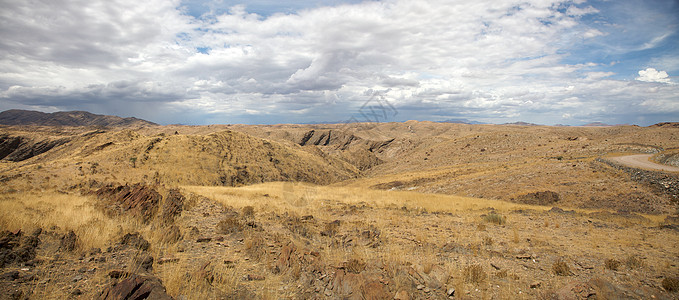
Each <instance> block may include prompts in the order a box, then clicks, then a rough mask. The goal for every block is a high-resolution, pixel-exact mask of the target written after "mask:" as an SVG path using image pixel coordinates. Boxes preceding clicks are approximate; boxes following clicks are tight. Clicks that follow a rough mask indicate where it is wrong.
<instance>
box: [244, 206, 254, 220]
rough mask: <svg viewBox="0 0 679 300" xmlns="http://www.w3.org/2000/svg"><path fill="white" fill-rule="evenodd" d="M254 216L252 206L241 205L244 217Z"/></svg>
mask: <svg viewBox="0 0 679 300" xmlns="http://www.w3.org/2000/svg"><path fill="white" fill-rule="evenodd" d="M254 216H255V208H254V207H252V206H249V205H248V206H246V207H243V217H244V218H252V217H254Z"/></svg>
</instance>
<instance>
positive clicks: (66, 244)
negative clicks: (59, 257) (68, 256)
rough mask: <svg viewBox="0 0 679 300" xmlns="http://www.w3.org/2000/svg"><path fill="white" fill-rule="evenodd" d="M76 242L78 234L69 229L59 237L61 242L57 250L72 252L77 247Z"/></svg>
mask: <svg viewBox="0 0 679 300" xmlns="http://www.w3.org/2000/svg"><path fill="white" fill-rule="evenodd" d="M77 243H78V236H77V235H76V234H75V232H73V230H71V231H69V232H68V233H67V234H65V235H64V236H63V237H61V244H60V246H59V250H62V251H68V252H72V251H73V250H75V248H76V247H77Z"/></svg>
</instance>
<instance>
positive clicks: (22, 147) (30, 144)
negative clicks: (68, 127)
mask: <svg viewBox="0 0 679 300" xmlns="http://www.w3.org/2000/svg"><path fill="white" fill-rule="evenodd" d="M69 141H70V139H67V138H62V139H56V140H50V139H44V140H39V141H35V140H33V139H31V138H27V137H22V136H9V135H0V159H4V160H8V161H14V162H18V161H24V160H27V159H29V158H32V157H34V156H38V155H40V154H43V153H45V152H47V151H49V150H52V149H53V148H55V147H58V146H61V145H63V144H66V143H68V142H69Z"/></svg>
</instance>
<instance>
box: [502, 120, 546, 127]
mask: <svg viewBox="0 0 679 300" xmlns="http://www.w3.org/2000/svg"><path fill="white" fill-rule="evenodd" d="M502 125H516V126H540V125H539V124H535V123H528V122H521V121H519V122H514V123H504V124H502Z"/></svg>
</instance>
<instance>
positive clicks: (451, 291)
mask: <svg viewBox="0 0 679 300" xmlns="http://www.w3.org/2000/svg"><path fill="white" fill-rule="evenodd" d="M446 295H448V297H455V289H454V288H449V289H448V291H446Z"/></svg>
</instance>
